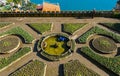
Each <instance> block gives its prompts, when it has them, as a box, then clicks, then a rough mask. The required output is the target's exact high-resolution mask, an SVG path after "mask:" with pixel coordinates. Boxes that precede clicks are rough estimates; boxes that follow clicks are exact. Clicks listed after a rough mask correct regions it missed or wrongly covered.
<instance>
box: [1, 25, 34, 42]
mask: <svg viewBox="0 0 120 76" xmlns="http://www.w3.org/2000/svg"><path fill="white" fill-rule="evenodd" d="M6 34H9V35H11V34H16V35H20V36H22V37H23V38H24V39H25V42H26V43H32V41H33V40H34V38H33V37H32V35H31V34H29V33H28V32H26V31H25V30H23V29H22V28H20V27H15V28H12V29H10V30H8V31H6V32H4V33H2V34H0V36H2V35H6Z"/></svg>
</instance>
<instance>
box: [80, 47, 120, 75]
mask: <svg viewBox="0 0 120 76" xmlns="http://www.w3.org/2000/svg"><path fill="white" fill-rule="evenodd" d="M81 52H83V53H84V54H86V55H87V56H89V57H90V58H92V59H93V60H95V61H97V62H98V63H100V64H101V65H103V66H105V67H106V68H108V69H110V70H111V71H113V72H114V73H116V74H118V75H120V56H116V57H114V58H108V57H104V56H100V55H98V54H96V53H95V52H94V51H93V50H92V49H90V48H89V47H82V48H81Z"/></svg>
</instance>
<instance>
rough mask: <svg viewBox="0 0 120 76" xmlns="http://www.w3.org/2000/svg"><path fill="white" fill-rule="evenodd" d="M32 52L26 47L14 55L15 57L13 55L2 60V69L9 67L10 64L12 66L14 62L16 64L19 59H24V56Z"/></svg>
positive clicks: (0, 64)
mask: <svg viewBox="0 0 120 76" xmlns="http://www.w3.org/2000/svg"><path fill="white" fill-rule="evenodd" d="M30 51H31V49H30V48H29V47H24V48H22V49H20V50H19V51H17V52H16V53H14V54H13V55H11V56H10V57H7V58H0V69H2V68H4V67H6V66H8V65H9V64H11V63H12V62H14V61H15V60H17V59H18V58H20V57H22V56H23V55H25V54H26V53H28V52H30Z"/></svg>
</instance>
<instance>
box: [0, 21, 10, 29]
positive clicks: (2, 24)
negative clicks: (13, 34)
mask: <svg viewBox="0 0 120 76" xmlns="http://www.w3.org/2000/svg"><path fill="white" fill-rule="evenodd" d="M10 24H11V23H9V22H0V28H2V27H5V26H8V25H10Z"/></svg>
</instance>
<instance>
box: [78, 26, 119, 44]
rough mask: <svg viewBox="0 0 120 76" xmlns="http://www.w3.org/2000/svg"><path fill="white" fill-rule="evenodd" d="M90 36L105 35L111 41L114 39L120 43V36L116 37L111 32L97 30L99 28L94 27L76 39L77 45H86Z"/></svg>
mask: <svg viewBox="0 0 120 76" xmlns="http://www.w3.org/2000/svg"><path fill="white" fill-rule="evenodd" d="M92 34H100V35H106V36H109V37H111V38H112V39H114V40H115V41H116V42H120V36H119V35H116V34H115V33H113V32H108V31H107V30H104V29H102V28H99V27H97V26H96V27H94V28H92V29H90V30H88V31H87V32H86V33H84V34H83V35H81V36H80V37H79V38H78V41H79V43H86V41H87V39H88V37H89V36H90V35H92Z"/></svg>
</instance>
